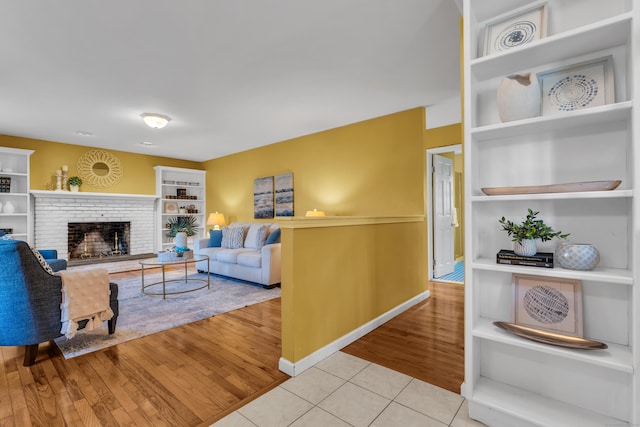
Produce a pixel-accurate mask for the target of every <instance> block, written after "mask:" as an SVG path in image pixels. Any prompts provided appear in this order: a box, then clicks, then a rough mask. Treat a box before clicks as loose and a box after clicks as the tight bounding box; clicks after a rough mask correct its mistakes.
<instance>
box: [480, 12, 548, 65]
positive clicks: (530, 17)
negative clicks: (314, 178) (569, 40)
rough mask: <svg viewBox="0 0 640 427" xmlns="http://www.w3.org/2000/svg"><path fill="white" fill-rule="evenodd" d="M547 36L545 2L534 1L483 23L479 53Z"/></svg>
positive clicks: (510, 46) (519, 44)
mask: <svg viewBox="0 0 640 427" xmlns="http://www.w3.org/2000/svg"><path fill="white" fill-rule="evenodd" d="M546 36H547V2H546V1H541V2H536V3H534V4H533V5H527V6H524V7H521V8H519V9H516V10H513V11H510V12H507V13H504V14H502V15H499V16H498V17H496V18H494V19H492V20H491V21H489V22H487V23H485V27H484V38H481V40H482V45H481V46H480V49H479V50H480V55H478V56H483V55H491V54H494V53H498V52H502V51H505V50H509V49H512V48H514V47H519V46H522V45H525V44H527V43H531V42H532V41H534V40H540V39H541V38H543V37H546Z"/></svg>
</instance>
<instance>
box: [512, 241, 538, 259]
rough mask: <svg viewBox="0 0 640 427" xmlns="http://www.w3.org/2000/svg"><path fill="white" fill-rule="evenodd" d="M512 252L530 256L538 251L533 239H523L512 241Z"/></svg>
mask: <svg viewBox="0 0 640 427" xmlns="http://www.w3.org/2000/svg"><path fill="white" fill-rule="evenodd" d="M513 252H515V253H516V254H517V255H522V256H532V255H535V254H536V252H538V246H537V245H536V241H535V240H534V239H524V240H523V241H522V243H520V242H513Z"/></svg>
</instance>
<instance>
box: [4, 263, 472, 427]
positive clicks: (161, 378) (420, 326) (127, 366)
mask: <svg viewBox="0 0 640 427" xmlns="http://www.w3.org/2000/svg"><path fill="white" fill-rule="evenodd" d="M118 274H132V273H118ZM135 274H139V273H137V272H136V273H135ZM116 276H117V275H113V276H112V277H114V278H115V277H116ZM115 281H117V279H115ZM462 295H463V286H461V285H452V284H444V285H443V284H436V283H434V284H432V297H431V298H430V299H429V300H427V301H426V302H423V303H421V304H419V305H417V306H415V307H413V308H412V309H410V310H408V311H407V312H405V313H403V314H401V315H400V316H398V317H396V318H395V319H393V320H392V321H390V322H388V323H387V324H385V325H383V326H381V327H380V328H378V329H376V330H375V331H373V332H371V333H370V334H368V335H366V336H365V337H363V338H362V339H361V340H359V341H358V342H356V343H353V344H351V345H350V346H348V347H347V348H345V349H344V351H345V352H348V353H350V354H354V355H356V356H358V357H361V358H363V359H366V360H369V361H372V362H375V363H378V364H381V365H383V366H386V367H389V368H391V369H396V370H398V371H400V372H403V373H406V374H408V375H412V376H415V377H417V378H420V379H422V380H424V381H427V382H430V383H432V384H435V385H438V386H440V387H443V388H447V389H449V390H452V391H455V392H459V386H460V383H461V382H462V375H463V326H462V325H463V310H462V304H463V297H462ZM280 306H281V304H280V299H276V300H271V301H267V302H264V303H260V304H256V305H252V306H250V307H246V308H243V309H240V310H236V311H233V312H229V313H224V314H221V315H217V316H214V317H211V318H208V319H204V320H201V321H198V322H194V323H191V324H188V325H184V326H181V327H178V328H174V329H171V330H168V331H164V332H159V333H156V334H153V335H150V336H147V337H144V338H140V339H136V340H133V341H129V342H126V343H123V344H119V345H117V346H114V347H110V348H107V349H105V350H102V351H98V352H94V353H90V354H87V355H84V356H79V357H76V358H73V359H69V360H65V359H64V358H63V357H62V356H61V355H59V354H57V352H56V351H55V349H56V347H55V345H47V344H45V345H41V349H40V353H39V355H38V359H37V360H38V361H37V363H36V364H35V365H33V366H31V367H23V366H22V358H23V351H24V350H23V348H21V347H0V361H1V362H2V365H1V366H0V426H20V427H23V426H124V425H127V426H208V425H209V424H211V423H213V422H214V421H216V420H218V419H220V418H222V417H223V416H225V415H227V414H228V413H230V412H233V411H234V410H236V409H238V408H239V407H241V406H243V405H244V404H246V403H247V402H249V401H251V400H253V399H255V398H256V397H258V396H260V395H262V394H263V393H265V392H267V391H269V390H271V389H272V388H274V387H276V386H277V385H278V384H280V383H282V382H283V381H285V380H286V379H288V376H287V375H285V374H284V373H282V372H280V371H279V370H278V359H279V357H280V355H281V345H280Z"/></svg>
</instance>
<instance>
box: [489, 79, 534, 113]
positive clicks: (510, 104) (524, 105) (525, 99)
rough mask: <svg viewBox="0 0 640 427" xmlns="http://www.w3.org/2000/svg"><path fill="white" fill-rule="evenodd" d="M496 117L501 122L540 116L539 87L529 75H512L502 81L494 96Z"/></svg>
mask: <svg viewBox="0 0 640 427" xmlns="http://www.w3.org/2000/svg"><path fill="white" fill-rule="evenodd" d="M496 102H497V104H498V115H499V116H500V120H502V121H503V122H511V121H513V120H522V119H528V118H530V117H537V116H539V115H540V87H539V86H538V79H536V78H535V77H532V75H531V73H527V74H513V75H511V76H507V77H505V78H503V79H502V81H501V82H500V85H499V86H498V92H497V94H496Z"/></svg>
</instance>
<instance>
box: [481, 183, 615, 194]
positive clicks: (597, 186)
mask: <svg viewBox="0 0 640 427" xmlns="http://www.w3.org/2000/svg"><path fill="white" fill-rule="evenodd" d="M621 182H622V181H620V180H614V181H585V182H569V183H566V184H552V185H528V186H524V187H484V188H483V189H482V192H483V193H484V194H486V195H487V196H505V195H512V194H542V193H570V192H581V191H609V190H614V189H616V188H618V186H619V185H620V183H621Z"/></svg>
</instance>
